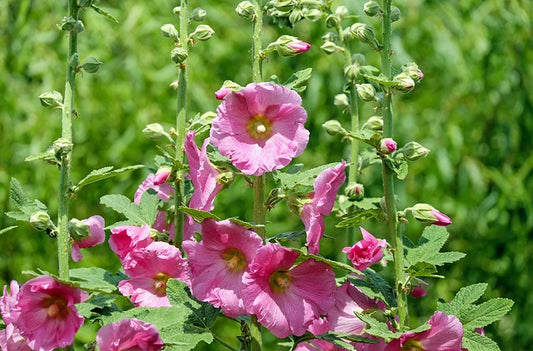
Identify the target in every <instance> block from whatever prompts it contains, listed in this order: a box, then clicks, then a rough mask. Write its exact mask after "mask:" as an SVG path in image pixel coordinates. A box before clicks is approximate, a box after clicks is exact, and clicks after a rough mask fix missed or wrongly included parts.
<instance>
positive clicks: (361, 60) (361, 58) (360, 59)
mask: <svg viewBox="0 0 533 351" xmlns="http://www.w3.org/2000/svg"><path fill="white" fill-rule="evenodd" d="M352 62H353V63H354V64H358V65H359V66H363V65H364V64H365V55H363V54H360V53H357V54H353V55H352Z"/></svg>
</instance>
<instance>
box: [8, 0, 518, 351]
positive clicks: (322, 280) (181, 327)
mask: <svg viewBox="0 0 533 351" xmlns="http://www.w3.org/2000/svg"><path fill="white" fill-rule="evenodd" d="M83 8H90V9H93V10H95V11H96V12H98V13H99V14H103V15H105V16H106V17H108V18H113V17H112V16H111V15H109V14H108V13H106V12H105V11H104V10H102V9H101V8H99V7H97V6H96V5H95V4H93V2H92V1H80V2H76V1H69V11H70V12H69V16H68V17H65V19H64V20H63V24H62V28H63V29H64V30H65V31H67V32H68V33H69V36H70V46H69V61H68V67H69V68H68V73H67V87H66V90H65V99H64V100H63V99H62V96H61V94H59V93H57V92H52V93H45V94H43V95H42V96H41V102H42V103H43V104H44V105H47V106H55V107H58V108H60V109H61V110H62V112H63V127H64V128H65V130H64V132H63V135H62V138H60V139H58V140H57V141H56V142H55V143H54V147H53V150H54V151H53V152H47V153H43V154H42V155H40V156H38V157H36V158H43V159H45V160H47V161H49V162H52V163H54V164H56V165H58V166H60V170H61V177H60V191H59V194H60V206H59V215H58V220H57V223H54V221H53V220H52V219H51V217H50V215H49V211H48V209H47V207H46V206H45V205H44V204H43V203H41V202H40V201H38V200H32V199H30V198H29V197H28V196H27V195H26V193H25V192H24V191H23V190H22V186H21V185H20V184H19V183H18V182H17V181H16V180H15V179H13V181H12V185H11V195H12V196H11V197H12V199H13V201H14V202H15V205H16V206H17V207H18V210H17V211H14V212H11V213H9V215H10V216H11V217H13V218H15V219H18V220H25V221H29V222H30V223H31V224H32V225H33V226H34V227H35V228H36V229H38V230H41V231H44V232H46V233H47V234H48V235H50V236H53V237H55V236H57V237H58V262H59V274H58V275H54V274H52V273H48V272H42V271H38V272H37V273H36V275H37V277H35V278H33V279H31V280H29V281H27V282H26V283H24V284H22V285H21V286H19V284H18V283H17V282H15V281H13V282H11V284H10V287H9V291H8V289H7V287H4V289H3V295H2V298H1V299H0V309H1V314H2V319H3V321H4V324H5V328H4V329H2V330H1V331H0V346H1V347H2V350H11V349H17V350H53V349H55V348H66V349H69V348H71V345H72V344H73V342H74V338H75V335H76V333H77V331H78V329H79V328H80V327H81V325H82V324H83V323H84V321H86V320H88V321H91V322H94V323H96V324H97V325H98V326H99V330H98V332H97V333H96V335H95V339H94V341H93V342H92V343H91V344H89V345H87V348H89V349H95V348H96V347H98V348H99V349H100V350H125V349H136V350H137V349H138V350H161V349H165V350H190V349H193V348H195V347H197V345H198V344H199V343H200V342H204V343H207V344H211V343H216V344H213V345H216V346H213V347H216V348H217V349H219V348H221V347H224V348H227V349H230V350H237V349H241V350H261V349H263V347H264V345H263V344H264V343H263V339H262V337H263V335H265V334H267V333H270V334H272V335H273V336H274V337H276V338H277V340H280V341H281V340H283V342H284V344H285V345H287V342H288V345H289V347H290V348H291V349H292V350H442V351H444V350H449V351H452V350H465V349H466V350H498V347H497V345H496V344H495V343H494V342H493V341H492V340H490V339H489V338H488V337H486V336H485V335H484V333H483V332H481V329H480V328H483V327H485V326H486V325H488V324H490V323H492V322H494V321H496V320H498V319H499V318H501V317H502V316H503V315H505V313H507V312H508V311H509V309H510V308H511V306H512V301H510V300H507V299H500V298H496V299H492V300H489V301H486V302H484V303H481V304H475V302H476V301H477V299H478V298H479V297H480V296H481V295H482V294H483V293H484V291H485V289H486V285H485V284H474V285H470V286H467V287H464V288H462V289H461V290H459V292H458V293H457V295H456V296H455V298H453V299H452V300H451V301H446V302H445V301H440V302H439V303H438V304H437V308H436V310H435V311H432V313H431V316H430V317H429V316H428V317H429V320H428V322H427V323H424V324H422V325H420V326H414V325H411V323H410V321H409V306H408V304H407V301H408V300H407V296H408V295H409V294H412V295H413V296H416V297H423V296H424V295H425V293H424V292H425V290H424V288H422V286H421V284H422V283H423V284H425V285H426V288H427V289H430V288H431V284H429V285H428V283H426V282H425V281H423V280H421V279H420V278H424V279H426V280H430V279H435V278H442V276H440V275H438V274H437V273H438V267H440V266H442V265H444V264H447V263H452V262H454V261H456V260H458V259H460V258H462V257H463V256H464V255H463V254H462V253H459V252H442V251H441V248H442V246H443V245H444V243H445V241H446V240H447V238H448V233H447V231H446V226H447V225H450V224H452V220H451V219H450V218H449V217H448V216H446V215H445V214H443V213H441V212H440V211H438V210H437V209H436V208H434V207H433V206H431V205H429V204H423V203H416V204H414V205H412V206H410V207H406V208H404V209H399V208H398V206H399V205H398V203H397V201H396V199H395V196H396V194H395V191H394V188H395V183H396V182H397V181H398V180H402V179H404V178H405V177H406V176H407V170H408V162H413V161H416V160H418V159H421V158H423V157H425V156H426V155H427V154H428V153H429V150H428V149H427V148H425V147H423V146H422V145H420V144H419V143H417V142H414V141H411V142H408V143H406V144H404V145H398V142H397V141H395V138H396V136H395V135H393V123H394V122H395V120H394V119H393V113H392V112H393V100H394V99H395V98H396V97H397V96H398V95H400V94H401V93H406V92H409V91H411V90H413V89H414V88H415V86H416V84H417V83H418V82H419V81H420V80H421V79H422V77H423V73H422V72H421V71H420V69H419V68H418V66H417V65H416V64H414V63H406V64H399V65H398V66H397V64H396V62H395V59H394V58H393V52H394V50H393V48H392V46H391V33H392V23H393V22H395V21H398V20H399V19H400V12H399V10H398V8H396V7H394V6H392V3H391V0H383V1H382V2H381V3H378V2H376V1H369V2H367V3H365V4H364V8H363V11H364V13H365V14H366V15H368V16H369V18H370V21H372V18H375V21H376V22H378V21H380V22H381V26H382V29H381V37H379V35H377V34H376V31H375V30H374V29H373V27H372V26H371V24H368V23H365V22H353V19H354V18H357V16H353V15H350V13H349V10H348V9H347V8H346V7H344V6H338V7H335V8H334V7H332V3H331V1H327V0H325V1H323V0H317V1H279V0H271V1H268V2H266V3H262V2H261V1H258V0H254V1H242V2H240V3H239V4H238V5H237V8H236V12H237V14H238V15H239V16H240V17H242V19H244V20H247V21H249V22H251V24H252V35H251V54H252V55H251V56H252V59H251V75H250V76H251V79H250V81H246V82H241V83H242V85H241V84H238V83H235V82H233V81H230V80H227V81H226V82H224V84H223V85H222V87H221V88H220V89H219V90H217V91H216V92H213V95H214V96H213V98H214V99H218V100H220V102H219V105H218V107H217V109H216V113H214V112H209V111H203V112H204V113H203V114H200V113H199V114H197V115H196V116H195V117H193V118H189V117H188V115H189V114H188V105H187V97H188V91H187V86H188V75H187V72H188V70H189V69H194V67H189V60H188V58H189V55H190V54H193V52H194V51H193V49H194V47H195V45H197V44H198V43H199V42H202V41H206V40H210V39H211V38H212V37H213V36H214V35H215V31H214V30H213V29H212V28H211V27H210V26H209V25H207V24H205V23H201V22H204V21H205V20H206V16H207V11H206V10H204V9H202V8H194V9H192V10H190V9H189V1H187V0H181V1H180V3H179V6H177V7H175V8H174V9H173V12H174V13H176V14H177V15H178V16H179V28H176V27H175V26H174V25H173V24H165V25H163V26H162V27H161V33H162V34H163V35H164V36H165V37H168V38H169V39H171V40H172V42H173V44H174V46H173V48H172V50H171V52H170V57H171V60H172V62H173V63H174V64H175V65H176V67H177V69H178V77H177V79H176V81H175V82H173V84H172V86H173V87H175V88H176V100H177V104H176V120H175V128H174V127H173V128H170V129H168V130H167V129H165V128H164V127H162V126H161V125H160V124H157V123H154V124H150V125H148V126H147V127H146V128H145V129H144V133H145V134H146V135H147V136H148V137H150V138H151V139H153V140H154V141H156V142H158V143H159V144H158V145H157V146H158V150H159V151H160V152H161V154H160V155H158V157H157V159H156V168H158V170H157V172H155V173H151V174H149V175H148V176H147V177H146V179H145V180H144V181H143V182H142V184H140V185H139V186H138V188H137V190H136V192H135V195H134V196H133V198H132V199H130V198H129V197H127V196H124V195H121V194H108V195H104V196H102V197H101V203H102V204H103V205H105V206H107V207H109V208H112V209H113V210H115V211H116V212H118V213H120V214H121V215H123V216H124V217H125V218H124V220H123V221H121V222H118V223H114V224H111V225H110V226H109V227H107V229H108V230H109V232H110V234H109V236H108V239H107V244H108V245H109V247H110V249H111V250H112V251H113V252H114V253H115V254H116V256H117V266H119V265H118V263H120V269H119V271H118V272H116V273H111V272H107V271H105V270H103V269H101V268H98V267H91V268H77V269H69V268H68V266H69V260H68V253H69V251H71V255H72V258H73V260H74V261H75V262H77V261H79V260H81V259H82V255H81V250H80V249H81V248H84V249H86V248H90V247H92V246H94V245H97V244H100V243H102V242H103V241H104V237H105V233H104V226H105V222H104V219H103V218H102V217H100V216H92V217H90V218H88V219H86V220H81V221H80V220H76V219H71V220H69V214H68V205H69V201H70V198H71V195H72V194H73V193H76V192H77V191H79V190H80V189H81V188H83V187H84V186H86V185H88V184H91V183H94V182H97V181H100V180H103V179H107V178H110V177H112V176H115V175H117V174H121V173H123V172H126V171H130V170H133V169H136V168H139V166H130V167H125V168H122V169H118V170H114V169H112V168H110V167H106V168H102V169H99V170H95V171H92V172H90V173H89V174H88V175H87V176H86V177H85V178H83V179H82V180H81V181H79V182H78V183H77V184H76V185H72V182H71V181H70V180H69V176H70V167H71V164H70V160H71V153H72V146H73V140H72V132H71V128H72V121H71V117H72V116H71V114H72V113H73V111H74V110H73V102H74V89H73V84H74V76H75V74H76V73H79V72H80V71H81V70H85V71H87V72H88V73H92V72H96V70H97V69H98V67H99V64H100V63H99V61H98V60H96V59H94V58H90V59H87V60H86V61H84V63H83V64H81V63H80V62H79V58H78V54H77V52H76V50H77V48H76V45H75V44H76V40H77V34H78V33H80V32H81V31H82V30H83V24H82V22H81V21H80V20H79V18H78V14H79V11H80V10H81V9H83ZM265 18H267V19H268V20H269V21H271V22H274V23H277V24H278V25H280V26H281V27H283V28H292V27H294V26H296V25H297V24H298V23H299V22H300V21H304V20H309V21H312V22H318V21H324V22H325V25H326V26H327V27H328V28H331V29H332V30H333V31H332V32H327V33H325V34H324V36H323V37H322V38H323V41H324V43H323V44H322V46H321V47H320V48H321V50H322V51H323V52H324V53H326V54H330V55H332V54H336V53H341V54H342V55H343V58H344V65H343V72H344V76H345V79H346V84H345V90H344V91H345V92H344V93H342V94H339V95H338V96H337V97H336V99H335V103H334V104H335V105H337V106H339V107H341V109H342V111H344V112H347V114H348V115H349V120H348V121H344V120H343V116H342V115H340V116H339V119H338V120H330V121H328V122H326V123H325V124H324V128H325V129H326V131H327V132H328V133H329V134H332V135H339V134H340V135H341V136H342V137H343V139H346V140H349V142H350V147H349V149H350V154H349V155H348V157H347V158H346V159H343V157H342V156H341V155H335V159H336V160H335V161H336V162H334V163H331V164H327V165H323V166H320V167H317V168H312V169H304V167H303V166H302V165H299V164H296V163H295V161H294V160H295V159H296V158H298V156H300V155H302V153H304V151H305V149H306V147H307V144H308V142H309V140H310V138H312V137H316V136H313V135H311V133H310V132H309V130H308V129H307V128H306V122H307V121H308V120H309V119H311V118H314V116H309V115H308V113H307V112H306V109H305V108H304V101H303V99H302V95H301V94H302V93H303V92H304V91H305V89H306V86H307V84H308V83H309V79H310V76H311V72H312V70H311V69H310V68H305V69H302V70H300V71H297V72H294V74H293V75H292V76H290V77H286V81H285V83H283V84H280V82H279V78H277V77H276V78H275V79H274V78H273V79H271V80H269V81H265V80H264V78H263V74H262V72H263V63H264V62H265V60H266V59H267V58H269V59H271V60H277V58H276V56H273V55H275V54H277V55H279V56H280V57H281V59H286V58H287V57H288V59H290V57H292V56H296V55H305V54H306V52H307V51H308V50H310V49H311V45H310V44H308V43H307V42H305V41H303V40H301V39H299V38H297V37H295V36H291V35H287V34H283V35H281V36H279V38H277V39H276V40H274V41H272V42H271V43H269V44H267V45H264V43H263V41H264V38H263V27H264V19H265ZM192 25H194V26H195V28H194V29H191V28H190V26H192ZM317 25H318V24H317ZM355 46H357V48H358V50H361V51H362V52H365V50H366V49H365V48H369V49H370V51H371V54H374V53H377V54H379V60H380V62H381V65H380V67H373V66H370V65H365V63H364V55H362V54H352V49H353V48H354V47H355ZM366 51H368V50H366ZM393 72H394V73H393ZM224 78H226V77H224ZM193 84H194V83H193ZM362 103H369V104H372V107H374V111H376V115H373V116H370V117H368V118H367V119H366V121H365V122H364V123H361V126H360V119H361V118H362V117H363V116H361V113H360V109H359V106H360V105H361V104H362ZM343 124H348V125H349V126H350V127H349V128H345V127H343ZM202 134H203V135H205V134H208V135H209V137H207V138H205V139H204V140H197V138H198V136H199V135H202ZM197 143H198V144H197ZM198 145H201V146H200V147H199V146H198ZM363 145H364V146H365V147H366V150H364V152H363ZM371 166H378V172H375V171H374V170H373V168H372V167H371ZM363 172H365V173H369V174H374V173H379V174H381V177H382V183H383V192H382V193H380V194H379V197H368V196H367V195H365V193H364V185H363V184H362V183H361V181H360V179H361V177H360V176H361V175H362V174H363ZM346 173H348V174H346ZM235 178H242V179H244V181H245V183H246V184H248V185H249V186H250V187H251V189H250V190H249V195H248V196H247V198H245V199H242V206H249V207H253V218H236V217H230V218H220V217H219V215H217V208H216V199H217V197H218V196H219V194H220V193H222V192H226V194H228V193H229V194H231V188H232V187H236V186H238V184H239V183H238V182H235V183H233V180H234V179H235ZM228 189H229V191H228ZM269 189H270V190H269ZM267 190H269V192H268V193H267ZM341 191H342V192H341ZM132 200H133V201H132ZM283 201H286V205H287V206H286V207H285V210H286V211H287V212H289V211H291V212H293V213H294V214H295V215H296V216H297V217H299V218H300V219H301V223H299V226H298V227H296V228H294V229H295V230H294V231H292V232H289V233H275V232H272V229H271V226H269V222H268V211H269V210H271V209H273V208H274V207H275V206H277V205H278V204H280V203H281V202H283ZM333 211H335V212H336V214H337V217H336V218H337V224H336V226H337V227H340V228H348V230H347V235H346V239H343V240H344V241H345V242H346V244H345V245H339V246H341V247H342V246H344V249H342V250H339V252H338V255H337V256H338V257H341V259H340V260H339V261H336V260H334V259H332V258H330V257H324V256H322V255H321V244H323V243H325V239H324V238H326V237H327V234H328V228H327V226H326V221H325V217H327V216H330V215H331V213H332V212H333ZM411 217H412V218H414V219H416V220H418V221H421V222H423V223H425V224H426V226H425V228H424V230H423V231H422V233H421V234H420V239H419V240H418V242H417V243H413V242H411V241H409V239H407V238H406V237H405V236H404V235H402V232H403V226H404V225H406V224H407V223H408V222H409V220H410V219H411ZM370 220H372V221H375V222H377V223H380V224H383V228H382V229H381V230H379V231H378V230H377V231H376V233H379V234H377V235H376V236H374V235H373V234H371V233H370V232H368V231H367V230H366V229H365V228H364V227H363V226H362V225H363V223H364V222H366V221H370ZM365 225H366V224H365ZM358 226H359V227H360V232H361V234H362V239H361V240H356V236H358V231H357V230H356V228H357V227H358ZM373 231H374V230H373ZM303 236H305V239H304V238H303ZM336 239H338V238H336ZM341 261H342V262H341ZM345 262H347V263H345ZM381 272H383V273H384V274H383V275H382V274H380V273H381ZM421 289H422V290H424V292H422V291H421ZM128 301H129V302H128ZM216 320H223V321H226V322H227V323H230V324H235V325H236V326H237V327H238V329H239V331H240V335H236V337H235V338H234V339H233V340H228V339H227V338H226V337H224V336H221V335H219V333H218V331H217V327H216V325H215V324H214V323H215V321H216ZM236 344H237V346H236Z"/></svg>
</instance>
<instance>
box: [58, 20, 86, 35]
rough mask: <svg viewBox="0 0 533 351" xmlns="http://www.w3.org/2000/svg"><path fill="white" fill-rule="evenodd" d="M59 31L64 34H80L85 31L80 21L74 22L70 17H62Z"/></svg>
mask: <svg viewBox="0 0 533 351" xmlns="http://www.w3.org/2000/svg"><path fill="white" fill-rule="evenodd" d="M59 29H61V30H64V31H66V32H72V33H81V32H83V31H84V30H85V26H84V25H83V22H82V21H80V20H76V19H75V18H74V17H72V16H68V17H63V19H62V20H61V23H60V24H59Z"/></svg>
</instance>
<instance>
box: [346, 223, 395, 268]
mask: <svg viewBox="0 0 533 351" xmlns="http://www.w3.org/2000/svg"><path fill="white" fill-rule="evenodd" d="M359 228H360V229H361V233H362V234H363V240H361V241H359V242H357V243H356V244H355V245H354V246H352V247H345V248H344V249H342V252H345V253H347V254H348V258H349V259H350V260H351V261H352V264H353V266H354V268H355V269H358V270H360V271H364V270H365V269H367V268H368V267H370V266H371V265H373V264H374V263H376V262H379V261H380V260H381V259H382V258H383V249H384V248H385V247H386V246H387V241H386V240H385V239H382V240H378V239H376V238H375V237H374V236H373V235H372V234H370V233H369V232H367V231H366V230H365V229H364V228H363V227H359Z"/></svg>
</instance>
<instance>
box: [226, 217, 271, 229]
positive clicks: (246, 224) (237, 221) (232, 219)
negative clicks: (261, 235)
mask: <svg viewBox="0 0 533 351" xmlns="http://www.w3.org/2000/svg"><path fill="white" fill-rule="evenodd" d="M228 220H229V221H230V222H233V223H235V224H238V225H240V226H241V227H244V228H246V229H257V228H263V227H264V225H262V224H257V225H256V224H252V223H249V222H246V221H243V220H242V219H239V218H235V217H230V218H228Z"/></svg>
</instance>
